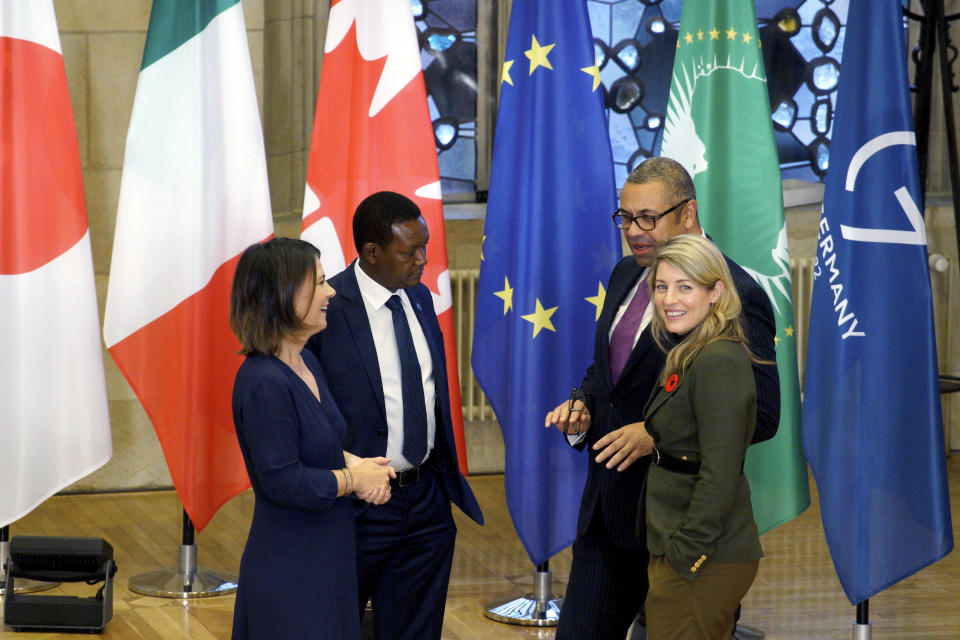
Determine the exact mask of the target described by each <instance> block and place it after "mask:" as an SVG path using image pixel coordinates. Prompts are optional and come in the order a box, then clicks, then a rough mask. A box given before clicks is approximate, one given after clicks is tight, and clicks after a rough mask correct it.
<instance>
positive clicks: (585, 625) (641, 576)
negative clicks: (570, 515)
mask: <svg viewBox="0 0 960 640" xmlns="http://www.w3.org/2000/svg"><path fill="white" fill-rule="evenodd" d="M649 559H650V555H649V553H648V552H647V550H646V548H640V549H625V548H623V547H621V546H619V545H617V544H615V543H614V542H612V541H611V540H610V537H609V536H608V535H607V533H606V529H605V527H604V525H603V520H602V518H601V516H600V513H599V509H598V510H597V511H595V512H594V516H593V519H592V520H591V522H590V526H588V527H587V531H586V533H585V534H584V535H583V536H577V539H576V540H575V541H574V543H573V564H572V566H571V567H570V581H569V583H568V584H567V592H566V594H565V595H564V600H563V607H562V608H561V609H560V621H559V623H558V624H557V635H556V640H624V638H625V637H626V635H627V630H628V629H629V628H630V625H631V624H632V623H633V620H634V618H636V616H637V614H638V613H639V612H640V611H641V610H642V608H643V601H644V599H645V598H646V597H647V564H648V563H649Z"/></svg>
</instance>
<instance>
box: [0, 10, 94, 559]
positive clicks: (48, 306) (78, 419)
mask: <svg viewBox="0 0 960 640" xmlns="http://www.w3.org/2000/svg"><path fill="white" fill-rule="evenodd" d="M0 354H2V357H0V487H3V498H2V499H0V526H6V525H7V524H9V523H11V522H13V521H15V520H18V519H19V518H20V517H21V516H24V515H26V514H27V513H29V512H30V511H31V510H32V509H33V508H34V507H36V506H37V505H39V504H40V503H41V502H43V501H44V500H45V499H47V498H48V497H50V496H51V495H53V494H54V493H56V492H57V491H59V490H60V489H63V488H64V487H66V486H68V485H70V484H71V483H73V482H74V481H76V480H78V479H80V478H81V477H83V476H85V475H87V474H88V473H90V472H91V471H93V470H94V469H96V468H98V467H100V466H101V465H103V464H104V463H105V462H106V461H107V460H109V459H110V455H111V453H112V444H111V440H110V418H109V416H108V414H107V392H106V385H105V382H104V376H103V353H102V351H101V347H100V322H99V319H98V317H97V294H96V291H95V289H94V279H93V260H92V257H91V251H90V231H89V229H88V227H87V212H86V207H85V204H84V198H83V177H82V175H81V172H80V150H79V147H78V145H77V131H76V128H75V126H74V121H73V112H72V109H71V107H70V95H69V93H68V92H67V76H66V73H65V72H64V66H63V55H62V54H61V52H60V34H59V33H58V31H57V20H56V16H55V15H54V12H53V3H52V2H51V1H50V0H3V2H0ZM0 570H2V569H0Z"/></svg>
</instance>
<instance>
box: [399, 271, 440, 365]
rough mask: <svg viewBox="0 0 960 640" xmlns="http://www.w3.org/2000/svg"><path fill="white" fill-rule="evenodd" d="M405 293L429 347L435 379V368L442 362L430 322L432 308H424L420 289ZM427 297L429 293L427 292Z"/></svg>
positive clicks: (414, 288)
mask: <svg viewBox="0 0 960 640" xmlns="http://www.w3.org/2000/svg"><path fill="white" fill-rule="evenodd" d="M404 291H406V292H407V298H409V300H410V306H412V307H413V313H414V314H415V315H416V316H417V321H418V322H419V323H420V328H421V329H422V330H423V337H424V338H426V340H427V346H429V347H430V357H431V358H432V359H433V371H434V375H433V377H434V378H437V377H438V376H437V368H438V366H439V363H440V362H442V361H441V360H440V358H439V355H440V354H439V353H438V352H437V336H436V335H435V331H434V329H433V325H434V324H436V323H435V322H430V315H431V314H433V309H432V308H429V309H427V308H424V307H425V306H426V305H424V300H423V292H422V291H420V287H419V286H416V287H409V288H407V289H404ZM428 295H429V292H428ZM434 318H436V315H434Z"/></svg>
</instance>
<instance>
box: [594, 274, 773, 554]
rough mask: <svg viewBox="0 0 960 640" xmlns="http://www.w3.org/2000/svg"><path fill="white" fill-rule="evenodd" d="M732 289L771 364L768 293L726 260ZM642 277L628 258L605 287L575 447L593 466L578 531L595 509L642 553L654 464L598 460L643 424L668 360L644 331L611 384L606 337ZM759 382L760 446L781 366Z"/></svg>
mask: <svg viewBox="0 0 960 640" xmlns="http://www.w3.org/2000/svg"><path fill="white" fill-rule="evenodd" d="M727 264H728V266H729V267H730V271H731V274H732V275H733V281H734V285H735V286H736V288H737V292H738V293H739V294H740V300H741V302H742V304H743V313H742V314H741V317H740V319H741V321H742V322H743V324H744V330H745V331H746V333H747V339H748V341H749V343H750V348H751V349H752V350H753V352H754V354H755V355H756V356H757V357H758V358H760V359H762V360H769V361H771V362H775V361H776V353H775V352H774V342H773V337H774V335H775V332H776V325H775V323H774V319H773V308H772V307H771V306H770V300H769V298H768V297H767V294H766V293H764V291H763V289H762V288H760V286H759V285H758V284H757V283H756V281H754V279H753V278H751V277H750V275H749V274H748V273H747V272H746V271H744V270H743V268H742V267H740V266H739V265H737V264H736V263H735V262H733V261H731V260H730V259H729V258H728V259H727ZM642 273H643V267H640V266H639V265H638V264H637V262H636V260H635V259H634V258H633V256H627V257H625V258H623V259H622V260H621V261H620V262H619V263H617V266H616V267H614V269H613V273H612V274H611V275H610V281H609V282H608V283H607V294H606V298H605V299H604V303H603V309H602V310H601V312H600V318H599V320H597V330H596V333H595V336H594V347H593V363H592V364H591V365H590V367H589V368H588V369H587V373H586V376H585V377H584V379H583V383H582V385H581V388H582V390H583V392H584V394H585V395H586V403H587V408H588V409H589V410H590V415H591V418H592V423H591V426H590V429H589V430H588V431H587V437H586V438H585V439H584V440H583V441H581V442H580V443H579V444H578V445H577V446H578V447H584V446H586V447H588V451H589V457H590V462H589V468H588V471H587V481H586V484H585V485H584V489H583V499H582V500H581V501H580V513H579V516H578V521H577V532H578V533H579V534H580V535H583V534H585V533H586V530H587V527H588V526H589V524H590V520H591V519H592V517H593V514H594V511H595V510H597V509H600V512H601V516H602V518H603V523H604V525H605V528H606V530H607V533H608V535H609V536H610V539H611V540H612V541H613V542H615V543H617V544H618V545H620V546H621V547H625V548H628V549H637V548H643V546H644V545H645V542H644V541H638V540H637V537H636V535H635V531H636V522H637V508H638V506H639V504H640V489H641V487H642V485H643V479H644V477H645V476H646V473H647V468H648V467H649V465H650V457H649V456H645V457H643V458H640V459H639V460H637V461H636V462H634V463H633V464H632V465H631V466H630V467H629V468H627V469H626V470H624V471H617V470H616V469H607V468H606V467H605V466H603V465H602V464H597V463H596V462H594V458H596V455H597V452H595V451H593V445H594V443H596V441H597V440H599V439H600V438H602V437H603V436H605V435H607V434H608V433H610V432H611V431H615V430H617V429H619V428H620V427H622V426H624V425H626V424H630V423H633V422H642V421H644V419H645V416H644V412H643V407H644V404H645V403H646V401H647V399H648V398H649V397H650V392H651V391H652V390H653V388H654V387H655V386H656V382H657V377H658V376H659V375H660V371H661V369H663V364H664V362H665V359H666V357H665V354H664V353H663V352H662V351H661V350H660V349H659V347H657V345H656V343H655V342H654V341H653V336H652V335H651V333H650V328H649V327H647V328H646V329H644V331H643V333H642V334H640V339H639V340H637V344H636V345H634V348H633V351H632V352H631V353H630V357H629V358H628V359H627V363H626V365H624V368H623V372H622V373H621V374H620V379H619V380H618V381H617V384H616V385H614V384H613V382H612V381H611V379H610V344H609V340H608V337H607V336H608V334H609V332H610V326H611V324H612V323H613V319H614V317H615V316H616V314H617V310H618V309H619V307H620V305H621V304H622V303H623V300H624V298H626V296H627V294H628V293H629V292H630V290H631V288H633V285H634V284H636V282H637V279H638V278H639V277H640V275H641V274H642ZM754 375H755V378H756V383H757V401H758V411H757V427H756V431H755V441H757V442H759V441H760V440H766V439H768V438H771V437H773V435H774V434H775V433H776V430H777V425H778V424H779V421H780V379H779V377H778V374H777V368H776V365H765V366H760V365H758V366H755V367H754Z"/></svg>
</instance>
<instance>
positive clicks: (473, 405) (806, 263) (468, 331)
mask: <svg viewBox="0 0 960 640" xmlns="http://www.w3.org/2000/svg"><path fill="white" fill-rule="evenodd" d="M929 262H930V281H931V286H932V288H933V300H934V320H935V323H936V332H937V355H938V358H939V360H940V363H941V364H940V370H941V371H944V372H947V371H950V370H951V367H950V366H948V364H949V357H950V353H949V345H950V344H951V342H950V322H949V317H950V316H949V310H950V296H951V292H952V291H953V289H954V286H953V278H954V276H953V274H954V272H955V270H954V269H950V263H949V261H948V260H947V259H946V258H945V257H944V256H942V255H940V254H933V255H931V256H930V261H929ZM813 264H814V260H813V258H797V259H791V260H790V278H791V280H792V284H793V316H794V324H793V326H794V331H795V334H794V335H795V338H796V343H797V365H798V368H799V374H800V382H801V385H802V384H803V373H804V364H805V362H806V354H807V334H808V328H809V325H810V296H811V293H812V291H813ZM479 274H480V271H479V269H453V270H451V271H450V281H451V287H452V289H453V315H454V322H455V327H456V332H457V370H458V371H459V373H460V392H461V396H462V399H463V417H464V419H465V420H493V419H494V416H493V411H492V410H491V408H490V404H489V403H488V402H487V399H486V397H484V395H483V391H482V390H481V389H480V385H479V384H477V379H476V378H475V377H474V376H473V369H472V368H471V367H470V350H471V345H472V344H473V319H474V317H475V313H476V306H477V278H478V276H479ZM584 339H585V340H591V341H592V340H593V337H592V336H585V337H584ZM544 411H546V409H545V410H544ZM944 417H945V418H947V417H948V416H944Z"/></svg>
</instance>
